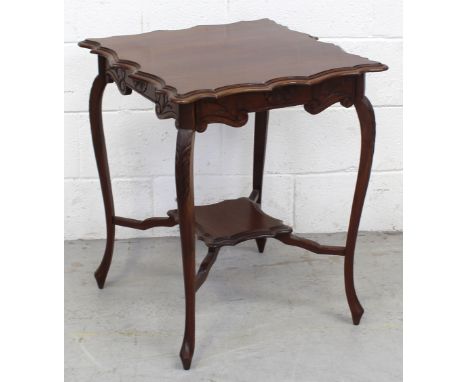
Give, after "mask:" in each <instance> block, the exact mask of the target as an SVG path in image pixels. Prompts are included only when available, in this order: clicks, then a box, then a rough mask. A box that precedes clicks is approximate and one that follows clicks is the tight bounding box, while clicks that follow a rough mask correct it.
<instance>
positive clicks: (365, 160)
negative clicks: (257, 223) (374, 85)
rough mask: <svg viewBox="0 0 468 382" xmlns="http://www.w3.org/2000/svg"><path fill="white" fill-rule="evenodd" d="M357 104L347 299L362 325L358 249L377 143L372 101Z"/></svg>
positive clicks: (363, 97) (345, 262) (346, 280)
mask: <svg viewBox="0 0 468 382" xmlns="http://www.w3.org/2000/svg"><path fill="white" fill-rule="evenodd" d="M354 107H355V108H356V112H357V114H358V117H359V123H360V126H361V156H360V160H359V171H358V176H357V181H356V188H355V191H354V198H353V206H352V208H351V218H350V221H349V227H348V235H347V238H346V248H345V261H344V277H345V289H346V298H347V300H348V304H349V308H350V310H351V315H352V317H353V323H354V325H359V322H360V321H361V317H362V315H363V314H364V309H363V307H362V306H361V304H360V302H359V300H358V297H357V295H356V290H355V289H354V275H353V273H354V270H353V265H354V250H355V248H356V239H357V235H358V229H359V222H360V220H361V214H362V208H363V206H364V199H365V197H366V191H367V186H368V184H369V178H370V174H371V167H372V157H373V155H374V142H375V116H374V110H373V108H372V105H371V103H370V102H369V100H368V99H367V98H366V97H365V96H364V95H362V97H360V98H358V99H357V100H355V102H354Z"/></svg>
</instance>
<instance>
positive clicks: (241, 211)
mask: <svg viewBox="0 0 468 382" xmlns="http://www.w3.org/2000/svg"><path fill="white" fill-rule="evenodd" d="M79 45H80V46H81V47H84V48H89V49H91V52H92V53H96V54H98V55H99V60H98V63H99V73H98V76H97V77H96V79H95V80H94V83H93V86H92V88H91V96H90V103H89V113H90V122H91V133H92V138H93V145H94V152H95V156H96V162H97V166H98V172H99V179H100V182H101V189H102V195H103V199H104V207H105V214H106V225H107V245H106V249H105V252H104V256H103V259H102V262H101V264H100V266H99V268H98V269H97V271H96V273H95V277H96V280H97V282H98V286H99V287H100V288H103V286H104V283H105V280H106V277H107V274H108V271H109V267H110V264H111V261H112V253H113V247H114V238H115V226H117V225H120V226H125V227H131V228H135V229H142V230H144V229H149V228H153V227H161V226H165V227H170V226H174V225H176V224H178V225H179V227H180V238H181V246H182V260H183V261H182V262H183V273H184V285H185V304H186V306H185V312H186V320H185V334H184V339H183V343H182V348H181V351H180V357H181V360H182V363H183V366H184V368H185V369H189V368H190V365H191V361H192V356H193V352H194V349H195V294H196V291H197V290H198V289H199V288H200V286H201V285H202V284H203V283H204V282H205V280H206V279H207V276H208V273H209V272H210V269H211V267H212V266H213V264H214V262H215V261H216V258H217V256H218V253H219V250H220V248H221V247H223V246H226V245H235V244H237V243H239V242H241V241H245V240H251V239H255V240H256V243H257V247H258V250H259V252H263V251H264V248H265V243H266V239H267V238H275V239H277V240H280V241H281V242H283V243H285V244H287V245H293V246H297V247H301V248H304V249H306V250H308V251H312V252H315V253H319V254H326V255H337V256H343V257H344V276H345V289H346V297H347V300H348V304H349V307H350V310H351V315H352V318H353V322H354V324H356V325H357V324H359V322H360V319H361V316H362V314H363V312H364V310H363V308H362V306H361V304H360V302H359V300H358V298H357V295H356V291H355V288H354V279H353V260H354V251H355V247H356V239H357V234H358V228H359V222H360V218H361V213H362V209H363V205H364V199H365V195H366V190H367V185H368V182H369V177H370V172H371V166H372V157H373V151H374V140H375V118H374V112H373V109H372V105H371V103H370V102H369V100H368V99H367V98H366V97H365V95H364V83H365V82H364V80H365V78H364V77H365V73H367V72H378V71H383V70H386V69H387V67H386V66H385V65H383V64H381V63H378V62H375V61H370V60H368V59H366V58H363V57H359V56H356V55H352V54H348V53H346V52H345V51H343V50H342V49H341V48H339V47H337V46H335V45H333V44H327V43H322V42H320V41H318V39H316V38H315V37H311V36H309V35H306V34H303V33H299V32H295V31H291V30H289V29H288V28H286V27H284V26H281V25H279V24H276V23H275V22H273V21H271V20H267V19H264V20H257V21H243V22H238V23H234V24H229V25H209V26H197V27H193V28H190V29H185V30H177V31H154V32H150V33H144V34H139V35H131V36H115V37H109V38H96V39H87V40H84V41H82V42H80V43H79ZM111 82H115V83H116V85H117V86H118V88H119V90H120V92H121V93H122V94H124V95H126V94H130V93H131V92H132V91H135V92H137V93H139V94H141V95H142V96H144V97H146V98H148V99H150V100H151V101H153V102H154V103H155V111H156V115H157V116H158V117H159V118H173V119H174V120H175V123H176V127H177V129H178V135H177V145H176V157H175V170H176V171H175V177H176V191H177V210H172V211H168V216H167V217H150V218H148V219H146V220H142V221H140V220H135V219H131V218H126V217H120V216H115V211H114V202H113V196H112V185H111V180H110V173H109V165H108V160H107V153H106V144H105V138H104V131H103V126H102V116H101V102H102V95H103V92H104V89H105V87H106V85H107V84H108V83H111ZM335 103H340V104H341V105H343V106H344V107H351V106H353V105H354V107H355V109H356V112H357V114H358V117H359V122H360V128H361V137H362V138H361V157H360V162H359V171H358V177H357V182H356V188H355V193H354V199H353V204H352V209H351V217H350V221H349V228H348V234H347V239H346V244H345V246H343V247H341V246H328V245H322V244H319V243H317V242H315V241H313V240H308V239H305V238H301V237H298V236H296V235H294V234H293V233H292V228H291V227H288V226H287V225H284V224H283V223H282V222H281V221H280V220H277V219H274V218H272V217H270V216H268V215H267V214H265V213H264V212H263V211H262V210H261V202H262V193H263V171H264V164H265V149H266V141H267V132H268V112H269V110H271V109H276V108H282V107H287V106H295V105H303V106H304V109H305V110H306V111H307V112H309V113H310V114H318V113H320V112H321V111H323V110H325V109H326V108H328V107H329V106H331V105H333V104H335ZM252 112H254V113H255V131H254V163H253V178H252V192H251V194H250V195H249V197H248V198H247V197H241V198H239V199H235V200H226V201H223V202H220V203H216V204H213V205H207V206H194V191H193V182H194V179H193V154H194V142H195V135H196V133H197V132H203V131H205V130H206V128H207V126H208V125H209V124H210V123H215V122H219V123H224V124H227V125H229V126H233V127H240V126H243V125H245V124H246V123H247V120H248V115H249V113H252ZM195 236H198V238H199V239H200V240H202V241H204V242H205V244H206V245H207V247H208V254H207V255H206V257H205V259H204V260H203V261H202V263H201V264H200V266H199V269H198V271H197V270H196V263H195Z"/></svg>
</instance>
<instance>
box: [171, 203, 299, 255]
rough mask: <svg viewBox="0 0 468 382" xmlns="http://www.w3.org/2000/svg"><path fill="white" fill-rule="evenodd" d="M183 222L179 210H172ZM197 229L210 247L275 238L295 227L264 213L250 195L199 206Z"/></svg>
mask: <svg viewBox="0 0 468 382" xmlns="http://www.w3.org/2000/svg"><path fill="white" fill-rule="evenodd" d="M168 215H169V216H172V217H173V218H174V219H175V220H176V221H179V216H178V211H177V210H171V211H169V212H168ZM195 229H196V233H197V236H198V238H199V239H200V240H202V241H204V242H205V244H206V245H207V246H208V247H221V246H225V245H235V244H237V243H240V242H242V241H245V240H251V239H258V238H266V237H275V236H276V235H278V234H283V233H290V232H292V228H291V227H289V226H287V225H285V224H283V222H282V221H281V220H278V219H275V218H272V217H271V216H269V215H267V214H266V213H264V212H263V211H262V210H261V209H260V206H259V205H258V204H257V203H255V202H253V201H252V200H250V199H248V198H239V199H232V200H224V201H222V202H219V203H215V204H209V205H205V206H196V207H195Z"/></svg>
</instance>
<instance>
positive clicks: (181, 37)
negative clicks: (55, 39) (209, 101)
mask: <svg viewBox="0 0 468 382" xmlns="http://www.w3.org/2000/svg"><path fill="white" fill-rule="evenodd" d="M79 45H80V46H81V47H84V48H89V49H91V52H92V53H97V54H99V55H102V56H104V57H106V59H107V60H108V62H109V65H110V66H111V67H117V68H123V69H124V70H125V71H126V72H127V73H128V75H129V76H130V77H133V78H138V79H140V80H144V81H147V82H149V83H152V84H153V85H154V86H155V87H156V88H158V89H160V90H161V91H164V92H166V93H167V96H168V98H169V100H170V101H171V102H175V103H188V102H193V101H197V100H199V99H202V98H205V97H213V96H214V97H220V96H223V95H228V94H237V93H243V92H248V91H261V90H271V89H272V88H273V87H276V86H280V85H288V84H312V83H315V82H318V81H321V80H323V79H326V78H330V77H336V76H343V75H353V74H361V73H364V72H377V71H384V70H386V69H387V66H386V65H383V64H381V63H379V62H376V61H371V60H369V59H367V58H364V57H360V56H358V55H354V54H349V53H347V52H345V51H344V50H343V49H341V48H340V47H338V46H336V45H334V44H331V43H324V42H321V41H318V39H317V38H315V37H312V36H310V35H308V34H305V33H300V32H296V31H293V30H290V29H288V28H287V27H285V26H283V25H280V24H277V23H276V22H274V21H272V20H269V19H262V20H255V21H240V22H236V23H232V24H225V25H200V26H196V27H192V28H188V29H182V30H158V31H153V32H148V33H142V34H135V35H127V36H113V37H107V38H89V39H86V40H84V41H82V42H80V43H79Z"/></svg>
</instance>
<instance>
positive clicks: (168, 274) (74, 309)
mask: <svg viewBox="0 0 468 382" xmlns="http://www.w3.org/2000/svg"><path fill="white" fill-rule="evenodd" d="M309 237H311V238H314V239H316V240H318V241H319V242H321V243H323V244H343V243H344V235H343V234H320V235H309ZM104 245H105V243H104V241H102V240H96V241H70V242H66V243H65V379H66V381H68V382H72V381H79V382H86V381H99V382H107V381H125V382H127V381H129V382H132V381H135V382H140V381H142V382H143V381H207V382H208V381H211V382H214V381H217V382H218V381H219V382H224V381H243V382H245V381H261V382H263V381H319V382H322V381H323V382H334V381H337V382H338V381H343V382H354V381H359V382H365V381H372V382H386V381H401V380H402V235H401V234H394V233H392V234H388V233H387V234H386V233H362V234H360V235H359V238H358V246H357V252H356V261H355V272H356V274H355V282H356V289H357V292H358V296H359V297H360V300H361V303H362V305H363V306H364V309H365V313H364V316H363V318H362V320H361V324H360V325H359V326H354V325H353V324H352V321H351V316H350V312H349V310H348V306H347V303H346V297H345V293H344V281H343V258H341V257H335V256H323V255H316V254H313V253H309V252H306V251H305V250H302V249H300V248H295V247H288V246H285V245H284V244H282V243H280V242H278V241H276V240H268V241H267V245H266V249H265V253H263V254H259V253H258V252H257V251H256V247H255V242H253V241H249V242H246V243H242V244H239V245H238V246H237V247H225V248H223V249H222V250H221V251H220V254H219V257H218V260H217V262H216V263H215V265H214V266H213V268H212V270H211V273H210V275H209V276H208V280H207V281H206V282H205V284H204V285H203V286H202V287H201V289H200V290H199V292H198V294H197V316H196V317H197V324H196V330H197V333H196V349H195V355H194V357H193V361H192V369H191V370H190V371H185V370H183V369H182V366H181V363H180V360H179V357H178V353H179V349H180V345H181V341H182V335H183V328H184V294H183V281H182V264H181V256H180V249H179V248H180V247H179V240H178V238H159V239H135V240H125V241H117V242H116V248H115V253H114V262H113V264H112V267H111V270H110V272H109V276H108V281H107V284H106V286H105V288H104V289H103V290H99V289H98V288H97V286H96V283H95V280H94V278H93V272H94V269H95V267H96V266H97V265H98V263H99V261H100V258H101V255H102V252H103V250H104ZM205 253H206V249H205V247H204V245H203V244H202V243H198V244H197V260H198V263H200V262H201V260H202V258H203V257H204V255H205Z"/></svg>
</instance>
